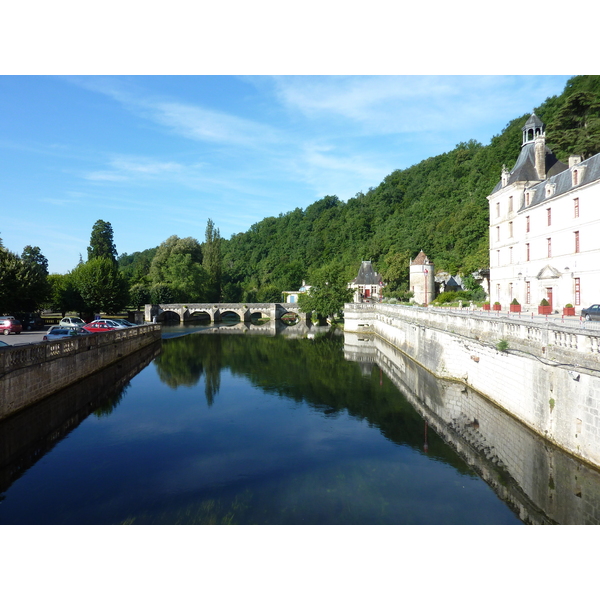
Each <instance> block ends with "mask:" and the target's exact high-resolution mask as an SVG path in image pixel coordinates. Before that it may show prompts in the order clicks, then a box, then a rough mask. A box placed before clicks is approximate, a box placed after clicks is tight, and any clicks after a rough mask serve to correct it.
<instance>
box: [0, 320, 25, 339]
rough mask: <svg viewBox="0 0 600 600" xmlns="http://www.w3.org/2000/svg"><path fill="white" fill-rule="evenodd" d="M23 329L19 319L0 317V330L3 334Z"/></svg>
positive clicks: (19, 331)
mask: <svg viewBox="0 0 600 600" xmlns="http://www.w3.org/2000/svg"><path fill="white" fill-rule="evenodd" d="M22 330H23V326H22V325H21V321H18V320H17V319H15V318H14V317H0V331H1V332H2V333H3V334H4V335H8V334H9V333H16V334H19V333H21V331H22Z"/></svg>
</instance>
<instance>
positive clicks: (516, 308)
mask: <svg viewBox="0 0 600 600" xmlns="http://www.w3.org/2000/svg"><path fill="white" fill-rule="evenodd" d="M510 312H518V313H520V312H521V305H520V304H519V301H518V300H517V299H516V298H513V301H512V302H511V303H510Z"/></svg>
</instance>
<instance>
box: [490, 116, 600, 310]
mask: <svg viewBox="0 0 600 600" xmlns="http://www.w3.org/2000/svg"><path fill="white" fill-rule="evenodd" d="M488 201H489V209H490V230H489V235H490V289H489V295H490V300H491V302H500V304H501V305H502V308H503V309H504V307H505V306H506V308H508V305H509V304H510V302H511V301H512V300H513V299H516V300H517V301H518V302H519V303H520V304H521V305H522V306H523V308H524V309H525V310H535V309H536V308H537V306H538V305H539V304H540V302H541V301H542V300H543V299H546V300H547V301H548V302H549V303H550V305H551V306H552V309H553V310H560V309H561V308H562V307H564V306H565V305H566V304H572V305H573V306H575V307H576V308H577V309H581V308H585V307H587V306H589V305H590V304H593V303H595V302H596V303H597V302H599V301H600V154H597V155H595V156H592V157H591V158H589V159H587V160H585V161H582V160H581V158H580V157H578V156H572V157H571V158H570V159H569V164H568V165H566V164H564V163H562V162H560V161H559V160H558V159H557V158H556V156H554V154H553V153H552V151H551V150H550V149H549V148H548V147H547V146H546V136H545V130H544V124H543V123H542V121H541V120H540V119H539V118H538V117H537V116H536V115H535V114H532V115H531V117H530V118H529V119H528V121H527V122H526V123H525V125H524V127H523V144H522V147H521V153H520V155H519V158H518V159H517V162H516V164H515V166H514V168H513V170H512V171H510V172H509V171H508V170H507V169H506V168H505V167H504V168H503V169H502V176H501V180H500V182H499V183H498V184H497V185H496V187H495V188H494V190H493V191H492V193H491V194H490V195H489V196H488Z"/></svg>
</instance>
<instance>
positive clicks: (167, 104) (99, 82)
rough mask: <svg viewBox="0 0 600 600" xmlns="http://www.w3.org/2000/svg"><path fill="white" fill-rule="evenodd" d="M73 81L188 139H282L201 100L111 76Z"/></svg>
mask: <svg viewBox="0 0 600 600" xmlns="http://www.w3.org/2000/svg"><path fill="white" fill-rule="evenodd" d="M72 81H74V82H75V83H77V84H78V85H81V86H82V87H85V88H87V89H90V90H93V91H95V92H98V93H101V94H105V95H107V96H110V97H111V98H113V99H114V100H116V101H118V102H119V103H121V104H122V105H123V106H124V107H125V108H127V109H128V110H130V111H131V112H133V113H134V114H136V115H137V116H138V117H140V118H144V119H148V120H150V121H152V122H154V123H157V124H159V125H163V126H164V127H166V128H167V129H169V130H170V131H171V132H173V133H175V134H177V135H180V136H183V137H186V138H189V139H193V140H199V141H203V142H209V143H214V144H223V145H235V146H238V145H239V146H260V145H264V144H273V143H277V142H278V141H280V140H281V139H282V135H281V132H279V131H278V130H277V129H276V128H275V127H273V126H271V125H266V124H264V123H261V122H258V121H254V120H251V119H245V118H242V117H238V116H236V115H232V114H228V113H226V112H222V111H217V110H212V109H208V108H206V107H203V106H201V105H198V104H189V103H185V102H180V101H177V100H176V99H164V98H156V97H152V95H151V94H149V93H148V92H146V91H144V90H143V89H141V88H138V87H137V86H135V85H133V84H131V83H129V82H127V83H125V82H123V81H121V80H116V79H112V78H73V79H72Z"/></svg>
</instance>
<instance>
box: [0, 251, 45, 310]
mask: <svg viewBox="0 0 600 600" xmlns="http://www.w3.org/2000/svg"><path fill="white" fill-rule="evenodd" d="M45 265H47V261H46V259H45V258H44V257H43V255H42V254H41V252H40V251H39V248H37V247H36V248H32V247H31V246H27V247H26V248H25V250H24V251H23V255H22V256H21V257H20V256H18V255H17V254H15V253H14V252H10V251H9V250H7V249H6V248H0V313H5V314H6V313H15V312H33V311H36V310H38V308H39V307H40V306H42V305H43V304H44V302H45V301H47V298H48V295H49V293H50V287H49V285H48V283H47V277H48V274H47V270H46V267H45Z"/></svg>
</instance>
